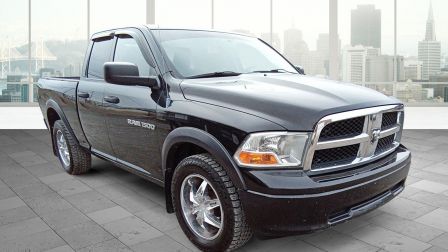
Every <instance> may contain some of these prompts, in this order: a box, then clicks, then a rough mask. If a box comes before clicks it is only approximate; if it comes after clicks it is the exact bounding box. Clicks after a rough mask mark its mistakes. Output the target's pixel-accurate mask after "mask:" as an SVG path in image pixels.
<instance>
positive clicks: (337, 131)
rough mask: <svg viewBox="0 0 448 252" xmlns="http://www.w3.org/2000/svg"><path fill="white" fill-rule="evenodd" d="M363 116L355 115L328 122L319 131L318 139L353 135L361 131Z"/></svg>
mask: <svg viewBox="0 0 448 252" xmlns="http://www.w3.org/2000/svg"><path fill="white" fill-rule="evenodd" d="M364 121H365V117H364V116H361V117H356V118H351V119H347V120H343V121H338V122H334V123H330V124H328V125H327V126H325V128H324V129H323V130H322V132H321V133H320V138H319V141H329V140H334V139H338V138H348V137H354V136H357V135H359V134H361V133H362V129H363V128H364Z"/></svg>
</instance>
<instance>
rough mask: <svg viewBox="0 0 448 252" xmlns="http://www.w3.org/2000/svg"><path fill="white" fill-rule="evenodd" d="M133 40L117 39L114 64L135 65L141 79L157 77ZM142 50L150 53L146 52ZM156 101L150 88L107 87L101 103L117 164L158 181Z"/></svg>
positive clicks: (116, 85) (120, 36)
mask: <svg viewBox="0 0 448 252" xmlns="http://www.w3.org/2000/svg"><path fill="white" fill-rule="evenodd" d="M135 36H136V35H135V34H134V37H133V36H131V35H127V34H121V35H119V36H117V38H116V46H115V53H114V57H113V61H114V62H129V63H133V64H135V65H137V67H138V69H139V75H140V76H156V75H157V73H156V70H155V68H153V67H151V66H150V64H149V63H148V62H147V60H146V59H145V57H144V56H143V50H142V48H141V47H142V46H141V43H138V37H137V38H135ZM145 50H147V52H149V48H148V49H145ZM157 98H158V97H157V96H154V94H152V90H151V88H149V87H143V86H137V85H136V86H132V85H120V84H111V83H106V86H105V89H104V99H103V102H104V107H105V108H106V115H107V116H106V117H107V119H106V120H107V125H108V132H109V139H110V143H111V146H112V149H113V151H114V154H115V157H116V158H117V161H119V162H122V163H124V164H126V165H127V166H130V167H133V168H134V169H137V170H144V171H145V172H148V173H150V174H151V175H152V176H154V177H156V178H161V174H160V173H161V172H160V167H158V165H159V164H160V163H159V162H158V160H160V152H159V146H158V144H157V143H158V142H157V135H156V131H155V126H154V125H155V120H156V107H157V103H156V102H157V100H156V99H157Z"/></svg>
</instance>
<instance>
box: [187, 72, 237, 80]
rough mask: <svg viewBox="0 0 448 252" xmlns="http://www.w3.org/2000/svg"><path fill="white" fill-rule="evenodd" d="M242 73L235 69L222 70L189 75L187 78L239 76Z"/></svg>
mask: <svg viewBox="0 0 448 252" xmlns="http://www.w3.org/2000/svg"><path fill="white" fill-rule="evenodd" d="M240 74H241V73H237V72H233V71H222V72H213V73H205V74H198V75H193V76H189V77H187V79H198V78H213V77H227V76H238V75H240Z"/></svg>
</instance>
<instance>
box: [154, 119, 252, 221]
mask: <svg viewBox="0 0 448 252" xmlns="http://www.w3.org/2000/svg"><path fill="white" fill-rule="evenodd" d="M204 152H207V153H209V154H210V155H212V156H213V157H214V158H216V161H217V162H218V163H219V164H220V165H221V166H222V167H223V168H224V169H225V170H226V172H227V174H228V175H229V177H230V178H231V179H232V182H233V183H234V185H235V187H236V188H237V189H238V190H245V189H246V185H245V183H244V180H243V176H242V173H241V171H240V170H239V168H238V166H237V165H236V163H235V162H234V160H233V158H232V156H231V155H230V154H229V152H228V151H227V150H226V148H225V147H224V146H223V145H222V144H221V143H220V142H219V141H218V139H216V138H215V137H214V136H213V135H211V134H210V133H208V132H206V131H203V130H200V129H197V128H193V127H181V128H177V129H175V130H173V131H171V132H170V133H169V134H168V136H167V138H166V139H165V142H164V144H163V147H162V173H163V176H164V184H165V200H166V209H167V212H169V213H172V212H173V211H174V209H173V205H172V202H171V180H172V175H173V173H174V170H175V169H176V166H177V164H178V163H179V162H180V161H181V160H182V159H184V158H185V157H187V156H190V155H194V154H200V153H204Z"/></svg>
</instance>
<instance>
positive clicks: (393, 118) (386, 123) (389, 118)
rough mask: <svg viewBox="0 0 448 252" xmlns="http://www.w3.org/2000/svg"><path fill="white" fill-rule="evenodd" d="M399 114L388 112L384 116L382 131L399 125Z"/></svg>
mask: <svg viewBox="0 0 448 252" xmlns="http://www.w3.org/2000/svg"><path fill="white" fill-rule="evenodd" d="M397 119H398V112H388V113H384V114H383V121H382V122H381V129H382V130H384V129H388V128H390V127H392V126H395V125H396V124H397Z"/></svg>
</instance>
